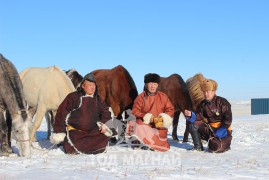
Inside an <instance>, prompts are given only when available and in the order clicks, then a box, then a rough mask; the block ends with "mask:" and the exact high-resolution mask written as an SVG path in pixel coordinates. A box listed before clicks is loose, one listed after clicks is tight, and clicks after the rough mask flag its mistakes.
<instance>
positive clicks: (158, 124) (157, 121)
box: [153, 116, 163, 128]
mask: <svg viewBox="0 0 269 180" xmlns="http://www.w3.org/2000/svg"><path fill="white" fill-rule="evenodd" d="M153 122H154V124H155V127H156V128H162V127H163V117H162V116H158V117H154V118H153Z"/></svg>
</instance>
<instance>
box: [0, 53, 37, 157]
mask: <svg viewBox="0 0 269 180" xmlns="http://www.w3.org/2000/svg"><path fill="white" fill-rule="evenodd" d="M33 114H34V112H33V111H28V108H27V103H26V100H25V96H24V93H23V88H22V82H21V80H20V77H19V74H18V72H17V69H16V68H15V66H14V65H13V64H12V63H11V62H10V61H9V60H7V59H5V58H4V56H2V54H0V155H9V154H10V153H12V149H11V143H10V133H11V132H10V131H11V130H12V132H13V133H12V135H13V137H14V139H15V140H16V142H17V145H18V148H19V153H20V155H21V156H25V157H28V156H30V154H31V144H30V136H31V131H32V118H33Z"/></svg>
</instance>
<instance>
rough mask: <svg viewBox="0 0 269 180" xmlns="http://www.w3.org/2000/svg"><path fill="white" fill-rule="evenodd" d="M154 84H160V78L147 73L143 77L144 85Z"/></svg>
mask: <svg viewBox="0 0 269 180" xmlns="http://www.w3.org/2000/svg"><path fill="white" fill-rule="evenodd" d="M149 82H155V83H158V84H159V83H160V76H159V75H158V74H155V73H148V74H146V75H145V76H144V83H149Z"/></svg>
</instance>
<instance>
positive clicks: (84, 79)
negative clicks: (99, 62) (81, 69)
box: [81, 73, 96, 84]
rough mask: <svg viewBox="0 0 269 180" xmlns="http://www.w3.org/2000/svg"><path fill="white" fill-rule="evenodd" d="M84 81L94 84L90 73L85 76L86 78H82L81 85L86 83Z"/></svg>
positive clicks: (93, 78)
mask: <svg viewBox="0 0 269 180" xmlns="http://www.w3.org/2000/svg"><path fill="white" fill-rule="evenodd" d="M86 80H87V81H90V82H94V83H95V84H96V80H95V77H94V75H93V74H92V73H89V74H86V76H84V78H83V79H82V81H81V84H83V83H84V81H86Z"/></svg>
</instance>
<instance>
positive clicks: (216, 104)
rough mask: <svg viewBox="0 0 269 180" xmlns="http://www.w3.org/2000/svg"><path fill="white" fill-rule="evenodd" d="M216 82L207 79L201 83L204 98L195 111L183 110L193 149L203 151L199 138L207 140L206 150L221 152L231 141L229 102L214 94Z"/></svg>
mask: <svg viewBox="0 0 269 180" xmlns="http://www.w3.org/2000/svg"><path fill="white" fill-rule="evenodd" d="M217 87H218V85H217V83H216V82H215V81H214V80H211V79H208V80H205V81H204V82H203V83H202V84H201V88H202V90H203V93H204V96H205V99H204V100H203V101H202V102H201V103H200V105H199V107H198V108H197V111H196V112H192V111H189V110H185V112H184V114H185V116H186V120H187V121H189V123H190V124H189V131H190V133H191V136H192V139H193V144H194V147H193V150H197V151H203V145H202V142H201V139H203V140H206V141H208V151H209V152H216V153H221V152H225V151H227V150H229V149H230V145H231V141H232V129H231V124H232V111H231V104H230V103H229V102H228V101H227V100H226V99H225V98H222V97H220V96H217V95H216V90H217Z"/></svg>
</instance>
